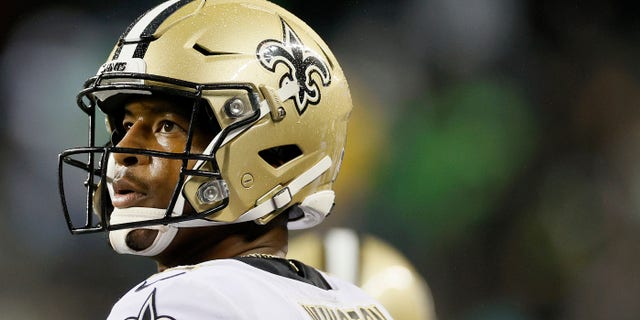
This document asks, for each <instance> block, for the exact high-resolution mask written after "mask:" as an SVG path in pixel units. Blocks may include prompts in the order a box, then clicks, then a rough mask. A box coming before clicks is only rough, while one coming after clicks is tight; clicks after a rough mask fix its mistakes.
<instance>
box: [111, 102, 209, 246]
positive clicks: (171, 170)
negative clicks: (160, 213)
mask: <svg viewBox="0 0 640 320" xmlns="http://www.w3.org/2000/svg"><path fill="white" fill-rule="evenodd" d="M191 107H192V106H191V105H176V103H175V102H170V101H168V100H162V99H159V98H152V97H146V98H140V99H135V100H132V101H129V102H128V103H126V104H125V106H124V116H123V118H122V123H120V124H119V125H121V127H122V129H124V137H123V138H122V139H121V140H120V141H119V142H118V144H117V147H121V148H136V149H146V150H155V151H164V152H174V153H179V152H183V151H184V149H185V145H186V142H187V131H188V129H189V115H190V113H191ZM209 140H210V137H205V136H204V134H202V133H200V132H198V130H196V132H195V134H194V137H193V145H192V149H191V150H192V152H202V151H203V150H204V148H205V147H206V145H207V144H208V142H209ZM113 157H114V161H115V173H114V178H113V191H114V194H113V197H112V199H111V202H112V204H113V206H114V207H115V208H128V207H149V208H160V209H166V208H167V207H168V206H169V203H170V201H171V197H172V195H173V191H174V188H175V186H176V183H177V182H178V178H179V172H180V167H181V165H182V161H181V160H171V159H167V158H161V157H151V156H148V155H140V154H124V153H116V154H114V156H113ZM193 165H194V162H191V163H190V166H193ZM176 209H177V208H176ZM153 238H155V231H153V230H137V231H134V232H131V233H130V236H128V237H127V242H128V243H130V244H131V247H132V248H135V249H138V250H142V249H145V248H146V247H148V246H149V245H150V244H151V241H153Z"/></svg>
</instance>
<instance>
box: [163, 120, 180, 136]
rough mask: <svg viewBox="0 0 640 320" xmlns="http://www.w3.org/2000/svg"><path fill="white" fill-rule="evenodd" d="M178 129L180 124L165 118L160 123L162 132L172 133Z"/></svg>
mask: <svg viewBox="0 0 640 320" xmlns="http://www.w3.org/2000/svg"><path fill="white" fill-rule="evenodd" d="M177 129H178V126H177V125H176V124H175V123H174V122H171V121H168V120H163V121H162V122H161V123H160V132H162V133H170V132H173V131H175V130H177Z"/></svg>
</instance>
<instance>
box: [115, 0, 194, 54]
mask: <svg viewBox="0 0 640 320" xmlns="http://www.w3.org/2000/svg"><path fill="white" fill-rule="evenodd" d="M192 1H193V0H171V1H167V2H164V3H162V4H160V5H159V6H157V7H155V8H153V9H151V10H149V11H147V12H146V13H145V14H143V15H142V16H140V17H139V18H138V19H137V20H136V21H134V22H133V23H132V24H131V25H130V26H129V28H127V30H126V31H125V32H124V33H123V34H122V36H121V37H120V41H119V43H118V48H117V49H116V52H115V53H114V54H113V58H112V60H117V59H130V58H144V55H145V53H146V52H147V48H148V47H149V43H150V42H151V41H152V40H153V39H152V35H153V33H154V32H155V31H156V30H157V29H158V27H159V26H160V25H161V24H162V22H164V20H166V19H167V18H168V17H169V16H170V15H171V14H173V13H174V12H176V11H177V10H178V9H180V8H182V7H183V6H185V5H186V4H188V3H190V2H192Z"/></svg>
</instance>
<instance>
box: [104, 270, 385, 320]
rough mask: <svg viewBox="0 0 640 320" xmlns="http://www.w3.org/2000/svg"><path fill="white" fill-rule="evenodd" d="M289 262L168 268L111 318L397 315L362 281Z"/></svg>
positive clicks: (282, 319) (381, 319) (317, 319)
mask: <svg viewBox="0 0 640 320" xmlns="http://www.w3.org/2000/svg"><path fill="white" fill-rule="evenodd" d="M243 261H244V262H243ZM286 261H287V260H284V259H257V258H256V259H244V260H242V261H239V260H236V259H222V260H212V261H208V262H204V263H201V264H198V265H195V266H189V267H177V268H172V269H168V270H166V271H164V272H161V273H157V274H155V275H153V276H151V277H149V278H148V279H147V280H145V281H143V282H142V283H140V284H139V285H137V286H136V287H134V288H133V289H131V290H130V291H129V292H128V293H127V294H125V295H124V296H123V297H122V298H121V299H120V300H119V301H118V302H117V303H116V304H115V305H114V306H113V309H112V310H111V314H110V315H109V317H108V319H109V320H125V319H127V320H128V319H149V320H151V319H158V320H160V319H162V320H197V319H209V320H212V319H247V320H249V319H251V320H256V319H278V320H287V319H296V320H298V319H310V320H321V319H339V320H342V319H346V320H351V319H363V320H364V319H371V320H386V319H392V318H391V316H390V315H389V313H388V312H387V311H386V310H385V309H384V307H382V306H381V305H380V304H379V303H378V302H376V301H375V300H374V299H372V298H371V297H370V296H368V295H367V294H366V293H364V292H363V291H362V290H360V289H359V288H357V287H356V286H354V285H352V284H350V283H347V282H345V281H342V280H339V279H337V278H335V277H332V276H329V275H327V274H324V273H319V272H318V271H316V270H315V269H313V268H311V267H309V266H306V265H304V264H301V263H299V262H297V261H296V262H295V266H296V268H297V269H298V270H299V271H300V272H298V273H296V272H293V271H291V270H293V268H291V270H290V269H289V267H288V266H289V265H288V263H287V262H286ZM249 263H251V264H249ZM263 269H264V270H263ZM267 270H268V271H267ZM301 274H302V276H300V275H301Z"/></svg>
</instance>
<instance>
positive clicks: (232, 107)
mask: <svg viewBox="0 0 640 320" xmlns="http://www.w3.org/2000/svg"><path fill="white" fill-rule="evenodd" d="M225 112H226V113H227V115H228V116H229V117H231V118H239V117H242V116H243V115H244V114H245V112H246V108H245V105H244V102H242V100H240V99H238V98H231V99H230V100H229V101H227V103H226V105H225Z"/></svg>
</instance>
